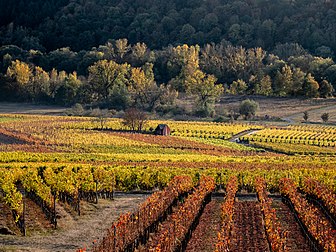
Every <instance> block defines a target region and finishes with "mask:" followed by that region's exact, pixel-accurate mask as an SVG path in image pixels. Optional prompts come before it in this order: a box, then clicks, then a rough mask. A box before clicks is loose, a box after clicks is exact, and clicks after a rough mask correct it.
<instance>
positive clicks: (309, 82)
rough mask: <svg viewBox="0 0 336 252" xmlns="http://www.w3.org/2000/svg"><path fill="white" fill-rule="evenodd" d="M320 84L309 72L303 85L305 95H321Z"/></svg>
mask: <svg viewBox="0 0 336 252" xmlns="http://www.w3.org/2000/svg"><path fill="white" fill-rule="evenodd" d="M318 90H319V84H318V82H317V81H316V80H315V78H314V77H313V76H312V75H311V74H310V73H309V74H307V76H306V78H305V82H304V85H303V92H304V95H305V96H307V97H318V95H319V92H318Z"/></svg>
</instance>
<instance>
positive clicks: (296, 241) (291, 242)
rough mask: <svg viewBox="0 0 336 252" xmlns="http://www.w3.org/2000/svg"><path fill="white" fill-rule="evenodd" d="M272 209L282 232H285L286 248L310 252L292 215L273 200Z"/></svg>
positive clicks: (295, 251)
mask: <svg viewBox="0 0 336 252" xmlns="http://www.w3.org/2000/svg"><path fill="white" fill-rule="evenodd" d="M272 207H273V208H274V209H275V210H276V215H277V217H278V218H279V220H280V223H281V228H282V231H283V232H287V240H286V246H287V248H288V249H289V251H293V252H309V251H311V250H310V248H309V245H308V243H307V241H306V240H305V237H304V236H303V234H302V232H301V229H300V226H299V224H298V223H297V222H296V220H295V218H294V214H293V213H292V212H291V211H290V209H289V208H288V207H287V206H286V205H285V204H284V203H283V202H281V201H279V200H274V201H273V204H272Z"/></svg>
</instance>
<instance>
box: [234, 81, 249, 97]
mask: <svg viewBox="0 0 336 252" xmlns="http://www.w3.org/2000/svg"><path fill="white" fill-rule="evenodd" d="M246 90H247V84H246V82H245V81H243V80H241V79H238V80H237V81H234V82H232V84H231V86H230V93H231V94H234V95H236V94H239V95H242V94H245V92H246Z"/></svg>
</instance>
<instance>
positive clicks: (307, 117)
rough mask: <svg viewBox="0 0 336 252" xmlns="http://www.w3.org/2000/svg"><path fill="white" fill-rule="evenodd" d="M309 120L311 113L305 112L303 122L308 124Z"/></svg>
mask: <svg viewBox="0 0 336 252" xmlns="http://www.w3.org/2000/svg"><path fill="white" fill-rule="evenodd" d="M308 119H309V112H308V111H305V112H303V120H305V122H307V121H308Z"/></svg>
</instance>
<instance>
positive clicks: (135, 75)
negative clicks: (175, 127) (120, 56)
mask: <svg viewBox="0 0 336 252" xmlns="http://www.w3.org/2000/svg"><path fill="white" fill-rule="evenodd" d="M128 90H129V92H130V93H131V96H132V99H133V102H134V105H135V106H136V107H140V108H142V109H149V110H153V109H154V108H155V106H156V105H157V103H158V102H159V100H160V97H161V89H160V88H159V87H158V86H157V85H156V82H155V81H154V73H153V65H152V64H146V65H145V66H144V67H143V68H132V70H131V78H130V85H129V88H128Z"/></svg>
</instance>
